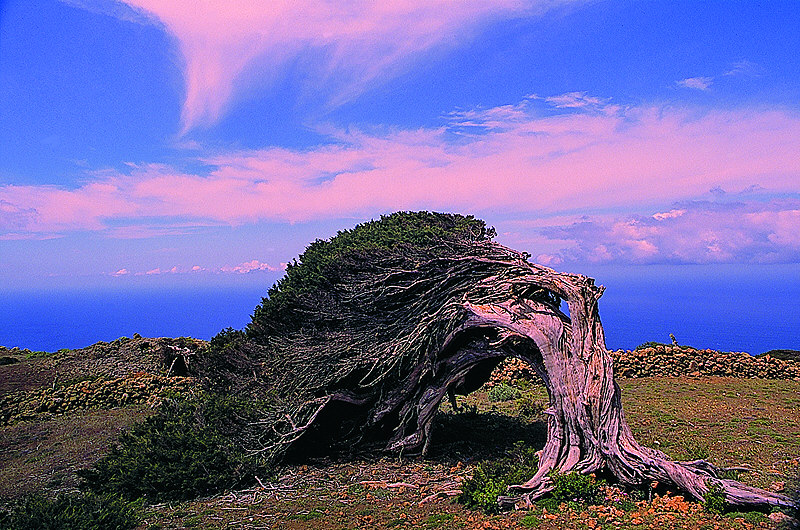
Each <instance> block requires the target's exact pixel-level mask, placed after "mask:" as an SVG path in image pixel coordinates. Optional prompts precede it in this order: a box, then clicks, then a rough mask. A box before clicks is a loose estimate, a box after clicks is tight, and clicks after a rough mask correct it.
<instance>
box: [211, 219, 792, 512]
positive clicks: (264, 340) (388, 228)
mask: <svg viewBox="0 0 800 530" xmlns="http://www.w3.org/2000/svg"><path fill="white" fill-rule="evenodd" d="M494 235H495V234H494V231H493V229H490V228H487V227H486V226H485V224H484V223H483V221H480V220H477V219H474V218H472V217H464V216H459V215H449V214H434V213H427V212H416V213H410V212H402V213H397V214H393V215H391V216H387V217H383V218H381V219H380V220H379V221H373V222H369V223H365V224H362V225H359V226H357V227H355V228H354V229H352V230H348V231H344V232H340V233H339V234H338V235H337V236H336V237H334V238H332V239H331V240H329V241H320V240H318V241H315V242H314V243H312V244H311V245H310V246H309V247H308V248H307V249H306V251H305V252H304V254H302V255H301V256H300V259H299V261H295V262H294V263H292V264H291V265H290V266H289V267H288V269H287V273H286V275H285V277H284V278H283V279H282V280H280V281H279V282H278V283H277V284H276V285H275V286H274V287H273V288H272V289H271V290H270V291H269V298H265V299H264V300H263V301H262V304H261V305H260V306H259V307H257V308H256V311H255V313H254V315H253V318H252V322H251V323H250V324H249V325H248V327H247V330H246V333H244V334H241V333H229V334H228V335H227V336H226V337H223V338H222V339H219V340H217V341H216V343H215V344H213V346H212V348H211V350H212V351H211V352H210V354H209V355H210V356H211V357H212V358H216V359H225V363H227V366H228V370H227V372H225V370H222V371H221V372H220V373H222V372H225V373H227V375H221V376H220V375H219V374H217V377H216V380H217V382H218V384H222V385H227V386H228V387H229V388H230V386H231V385H234V386H235V387H236V391H237V392H240V393H241V392H250V393H251V394H252V395H253V396H254V397H258V398H262V402H264V403H266V404H267V405H265V407H264V410H263V412H262V416H261V419H260V422H259V423H260V430H259V433H260V434H259V439H258V440H257V443H256V444H255V445H254V446H253V447H252V448H251V449H252V451H253V452H257V453H259V454H262V455H266V456H267V457H268V458H270V459H273V460H274V459H281V458H285V457H288V456H291V455H298V454H307V453H309V452H323V453H324V452H330V451H337V450H341V449H342V448H352V447H379V448H381V449H383V450H385V451H390V452H399V453H403V454H406V455H408V454H424V453H426V451H427V450H428V447H429V442H430V430H431V425H432V420H433V417H434V414H435V413H436V410H437V408H438V406H439V403H440V402H441V400H442V399H443V398H444V397H445V396H446V395H447V394H448V392H451V393H452V392H455V393H462V394H463V393H469V392H471V391H473V390H476V389H477V388H479V387H480V386H481V385H482V384H483V383H484V382H485V381H487V380H488V378H489V375H490V373H491V371H492V370H493V369H494V367H496V366H497V365H498V364H499V363H500V362H501V361H502V360H503V359H504V358H506V357H509V356H511V357H518V358H520V359H522V360H524V361H525V362H527V363H529V364H530V366H531V367H532V368H533V369H534V370H535V371H536V373H537V374H538V375H539V376H540V377H541V379H542V381H543V382H544V384H545V385H546V387H547V390H548V392H549V396H550V406H549V408H548V409H547V410H546V413H547V415H548V436H547V442H546V444H545V446H544V449H543V450H542V452H541V458H540V460H539V468H538V471H537V473H536V474H535V475H534V476H533V477H531V478H530V480H528V481H527V482H525V483H524V484H518V485H515V486H512V487H511V488H510V492H509V493H510V495H509V496H508V497H503V498H501V499H500V502H501V504H503V505H504V506H507V507H510V506H514V505H517V506H519V505H526V504H529V503H530V502H532V501H533V500H535V499H537V498H539V497H541V496H543V495H545V494H546V493H548V492H549V491H550V490H551V488H552V485H551V481H550V479H549V474H550V473H551V472H552V471H556V472H560V473H566V472H570V471H576V472H579V473H585V474H588V473H595V472H609V473H611V474H613V475H614V476H615V477H616V478H617V479H618V480H619V481H620V482H622V483H624V484H627V485H634V486H635V485H642V484H644V483H648V482H650V481H653V480H655V481H659V482H660V483H662V484H665V485H671V486H673V487H675V488H678V489H680V490H682V491H685V492H686V493H688V494H690V495H691V496H692V497H694V498H697V499H702V497H703V495H704V494H705V493H706V492H707V491H708V490H709V488H710V487H712V486H718V487H721V488H722V490H723V491H724V494H725V497H726V499H727V501H728V503H730V504H732V505H740V506H764V505H774V506H790V505H791V504H792V501H791V500H790V499H789V498H787V497H784V496H782V495H779V494H775V493H771V492H768V491H764V490H760V489H756V488H752V487H748V486H746V485H744V484H741V483H739V482H736V481H733V480H728V479H724V478H721V476H720V473H719V471H718V470H717V469H716V468H715V467H714V466H713V465H711V464H710V463H708V462H705V461H703V460H697V461H693V462H674V461H672V460H670V459H669V458H668V457H667V456H666V455H665V454H664V453H662V452H660V451H657V450H654V449H651V448H648V447H643V446H641V445H639V444H638V443H637V442H636V440H634V438H633V435H632V434H631V431H630V429H629V427H628V425H627V423H626V421H625V416H624V414H623V411H622V405H621V402H620V389H619V386H618V385H617V384H616V382H615V380H614V373H613V365H612V360H611V357H610V355H609V354H608V352H607V350H606V347H605V339H604V336H603V328H602V325H601V323H600V317H599V315H598V304H597V303H598V299H599V298H600V296H601V294H602V293H603V287H601V286H600V287H599V286H596V285H595V284H594V280H592V279H591V278H587V277H585V276H582V275H577V274H566V273H559V272H556V271H554V270H552V269H549V268H547V267H543V266H540V265H536V264H533V263H530V262H529V261H528V258H529V255H528V254H526V253H522V252H517V251H515V250H512V249H509V248H506V247H504V246H502V245H500V244H498V243H496V242H494V241H493V237H494ZM562 301H565V302H566V304H567V307H568V308H569V311H568V313H569V315H567V314H566V313H565V312H564V311H562V309H561V307H562ZM223 339H224V340H223ZM225 363H222V364H225ZM218 364H219V363H218ZM232 374H235V375H232ZM265 396H269V399H267V400H263V398H264V397H265Z"/></svg>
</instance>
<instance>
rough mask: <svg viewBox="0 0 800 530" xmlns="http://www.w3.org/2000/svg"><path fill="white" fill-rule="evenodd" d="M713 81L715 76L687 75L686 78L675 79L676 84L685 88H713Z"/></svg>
mask: <svg viewBox="0 0 800 530" xmlns="http://www.w3.org/2000/svg"><path fill="white" fill-rule="evenodd" d="M713 82H714V78H713V77H687V78H686V79H681V80H680V81H675V84H676V85H678V86H681V87H684V88H692V89H694V90H703V91H706V90H710V89H711V84H712V83H713Z"/></svg>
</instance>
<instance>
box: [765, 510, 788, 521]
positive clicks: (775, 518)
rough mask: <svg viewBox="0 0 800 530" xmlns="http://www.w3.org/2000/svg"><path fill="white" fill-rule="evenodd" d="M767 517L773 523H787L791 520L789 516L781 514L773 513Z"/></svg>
mask: <svg viewBox="0 0 800 530" xmlns="http://www.w3.org/2000/svg"><path fill="white" fill-rule="evenodd" d="M767 517H769V520H770V521H772V522H773V523H785V522H787V521H788V520H789V519H790V517H789V516H788V515H786V514H785V513H781V512H773V513H771V514H769V515H768V516H767Z"/></svg>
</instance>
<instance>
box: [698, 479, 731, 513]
mask: <svg viewBox="0 0 800 530" xmlns="http://www.w3.org/2000/svg"><path fill="white" fill-rule="evenodd" d="M706 486H708V491H707V492H705V494H704V495H703V503H702V504H703V508H705V510H706V511H707V512H709V513H723V512H724V511H725V508H726V507H727V506H728V502H727V501H726V500H725V490H724V489H722V486H721V485H720V484H719V483H717V482H713V481H711V480H709V481H708V482H706Z"/></svg>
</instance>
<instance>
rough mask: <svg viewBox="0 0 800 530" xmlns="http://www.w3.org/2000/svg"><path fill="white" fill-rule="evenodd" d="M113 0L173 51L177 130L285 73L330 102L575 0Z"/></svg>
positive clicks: (205, 120) (217, 113) (206, 119)
mask: <svg viewBox="0 0 800 530" xmlns="http://www.w3.org/2000/svg"><path fill="white" fill-rule="evenodd" d="M73 1H74V0H73ZM85 1H86V0H84V2H85ZM121 1H122V2H124V3H125V4H127V5H129V6H131V7H132V8H134V9H135V10H137V12H139V13H140V14H141V16H149V17H150V19H151V20H153V21H154V22H156V23H158V24H159V25H162V26H163V27H164V28H165V29H166V31H168V32H169V33H170V34H171V35H172V36H174V37H175V39H176V42H177V44H178V46H179V47H180V52H181V54H182V55H183V57H184V63H185V64H184V78H185V84H186V96H185V100H184V104H183V113H182V121H183V131H184V132H186V131H188V130H189V129H191V128H193V127H196V126H204V125H209V124H213V123H214V122H216V121H217V120H218V119H219V118H220V117H221V116H222V115H223V113H224V112H225V111H226V108H227V107H228V105H229V104H230V103H231V100H232V99H233V98H234V97H236V96H237V94H241V93H242V92H243V90H242V89H245V88H252V86H249V87H248V85H254V84H255V85H259V84H261V85H263V84H270V83H273V82H274V81H275V80H276V79H278V78H280V77H281V76H283V75H284V74H286V73H287V71H288V70H289V69H291V68H295V69H297V68H299V69H301V70H302V75H301V76H300V77H302V78H305V79H306V80H307V81H308V83H309V85H308V86H307V87H305V88H306V90H308V91H309V93H313V94H314V97H315V98H320V97H324V98H326V99H327V102H328V104H329V105H337V104H340V103H342V102H345V101H347V100H349V99H352V98H354V97H356V96H358V95H359V94H361V93H362V92H364V91H365V90H367V89H368V88H370V87H371V86H372V85H374V84H375V83H376V82H382V81H385V80H387V79H390V78H392V77H394V76H396V75H397V74H398V73H400V72H402V71H404V70H406V69H408V68H409V67H410V65H411V64H412V62H413V61H414V60H415V59H416V58H417V57H420V56H422V55H423V54H427V53H430V52H432V51H435V50H442V49H448V48H453V47H457V46H460V45H463V44H464V43H465V42H469V41H470V40H471V39H472V38H474V36H475V35H476V34H477V31H478V30H479V29H480V28H481V27H482V26H484V25H486V24H487V23H490V22H493V21H498V20H503V19H508V18H509V17H516V16H537V15H541V14H542V13H543V12H545V11H547V10H548V9H551V8H553V7H554V6H558V5H560V4H566V3H575V2H576V1H577V0H558V1H552V0H488V1H487V0H462V1H459V2H452V1H450V0H425V1H420V0H402V1H399V2H370V1H362V0H358V1H355V2H320V1H319V0H292V1H270V2H253V1H252V0H209V1H202V2H197V1H194V0H121ZM298 58H301V60H297V59H298ZM312 87H313V88H312Z"/></svg>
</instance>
